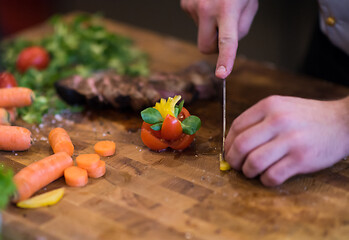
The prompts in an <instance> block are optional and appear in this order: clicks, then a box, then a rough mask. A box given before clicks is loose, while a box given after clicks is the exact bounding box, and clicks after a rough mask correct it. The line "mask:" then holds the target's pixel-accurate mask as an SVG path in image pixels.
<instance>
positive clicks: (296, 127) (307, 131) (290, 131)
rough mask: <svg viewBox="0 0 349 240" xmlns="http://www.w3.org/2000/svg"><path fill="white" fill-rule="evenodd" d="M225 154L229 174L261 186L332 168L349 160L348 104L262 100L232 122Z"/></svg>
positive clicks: (271, 97) (284, 99)
mask: <svg viewBox="0 0 349 240" xmlns="http://www.w3.org/2000/svg"><path fill="white" fill-rule="evenodd" d="M225 152H226V155H225V158H226V160H227V161H228V162H229V164H230V165H231V166H232V167H233V168H234V169H236V170H242V172H243V173H244V175H245V176H246V177H248V178H254V177H256V176H260V179H261V181H262V183H263V184H264V185H266V186H275V185H279V184H281V183H283V182H284V181H286V180H287V179H288V178H290V177H292V176H294V175H297V174H304V173H310V172H314V171H318V170H321V169H323V168H327V167H329V166H332V165H333V164H334V163H336V162H338V161H339V160H341V159H342V158H344V157H346V156H348V154H349V98H344V99H341V100H336V101H317V100H310V99H302V98H296V97H282V96H270V97H268V98H266V99H263V100H261V101H260V102H258V103H257V104H256V105H254V106H252V107H251V108H249V109H248V110H246V111H245V112H244V113H242V114H241V115H240V116H239V117H237V118H236V119H235V120H234V121H233V123H232V126H231V128H230V130H229V133H228V136H227V139H226V146H225Z"/></svg>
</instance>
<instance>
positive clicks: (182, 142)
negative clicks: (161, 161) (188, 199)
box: [170, 133, 195, 150]
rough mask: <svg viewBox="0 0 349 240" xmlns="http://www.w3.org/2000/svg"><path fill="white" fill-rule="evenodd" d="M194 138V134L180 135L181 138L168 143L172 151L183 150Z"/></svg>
mask: <svg viewBox="0 0 349 240" xmlns="http://www.w3.org/2000/svg"><path fill="white" fill-rule="evenodd" d="M194 138H195V134H193V135H188V134H184V133H183V134H182V135H181V137H180V138H179V139H177V140H175V141H173V142H171V143H170V148H172V149H174V150H184V149H186V148H187V147H189V145H190V144H191V143H192V142H193V140H194Z"/></svg>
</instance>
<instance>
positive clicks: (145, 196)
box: [0, 20, 349, 240]
mask: <svg viewBox="0 0 349 240" xmlns="http://www.w3.org/2000/svg"><path fill="white" fill-rule="evenodd" d="M105 22H106V24H107V26H108V28H109V29H111V30H112V31H114V32H117V33H121V34H124V35H126V36H129V37H132V38H133V39H134V40H135V43H136V44H137V45H138V46H139V47H140V48H142V49H143V50H145V51H146V52H148V53H149V55H150V62H151V69H152V70H163V71H174V70H179V69H182V68H184V67H186V66H188V65H189V64H192V63H194V62H195V61H197V60H202V59H206V60H209V61H211V62H212V63H214V62H215V58H216V56H209V57H207V56H203V55H201V54H200V53H199V52H198V50H197V48H196V46H195V45H192V44H188V43H185V42H182V41H179V40H177V39H173V38H171V37H166V36H160V35H158V34H156V33H153V32H149V31H146V30H142V29H138V28H135V27H131V26H127V25H124V24H120V23H116V22H111V21H108V20H106V21H105ZM49 33H50V28H49V27H48V26H46V25H43V26H39V27H38V28H34V29H30V30H28V31H26V32H23V33H21V35H22V36H25V37H29V38H35V37H40V36H43V35H44V34H49ZM227 87H228V94H227V96H228V99H227V102H228V111H227V113H228V124H229V125H230V123H231V121H232V120H233V119H234V118H235V117H237V116H238V115H239V114H240V113H241V112H243V111H244V110H245V109H247V108H248V107H250V106H252V105H253V104H254V103H256V102H257V101H258V100H260V99H262V98H264V97H266V96H269V95H272V94H281V95H292V96H300V97H309V98H318V99H327V98H338V97H342V96H345V95H347V94H348V90H349V89H348V88H344V87H340V86H336V85H332V84H329V83H325V82H322V81H320V80H316V79H310V78H306V77H302V76H298V75H293V74H290V73H286V72H282V71H279V70H276V69H274V68H273V67H272V66H269V65H266V64H262V63H256V62H251V61H248V60H244V59H238V60H237V63H236V65H235V67H234V72H233V74H232V75H231V76H230V77H229V79H228V83H227ZM217 91H220V89H217ZM187 107H188V109H189V110H190V111H191V113H192V114H195V115H197V116H199V117H200V118H201V120H202V123H203V124H202V128H201V129H200V131H199V132H198V134H197V137H196V141H195V142H194V144H192V146H191V147H190V148H189V149H187V150H186V151H184V152H181V153H180V152H172V151H167V152H161V153H156V152H152V151H149V150H148V149H147V148H146V147H145V146H144V145H143V144H142V142H141V139H140V130H139V129H140V125H141V119H140V116H139V113H126V112H118V111H98V112H97V111H94V112H93V111H87V112H85V113H83V114H76V115H63V119H60V118H59V117H56V118H55V117H52V116H51V117H48V118H47V119H45V122H44V124H43V125H40V126H36V125H28V124H25V123H24V122H22V121H18V122H17V123H16V124H17V125H22V126H25V127H27V128H28V129H30V130H31V131H32V133H33V135H34V137H35V143H34V145H33V146H32V147H31V148H30V149H29V150H28V151H25V152H16V153H13V152H0V161H1V163H2V164H5V165H7V166H10V167H12V168H13V169H14V171H15V172H17V171H18V170H19V169H21V168H23V167H24V166H26V165H28V164H30V163H32V162H34V161H36V160H39V159H41V158H43V157H45V156H48V155H50V154H52V150H51V148H50V146H49V144H48V142H47V137H48V133H49V131H50V130H51V129H52V128H53V127H57V126H59V127H64V128H65V129H66V130H67V131H68V132H69V134H70V136H71V139H72V141H73V143H74V145H75V149H76V150H75V154H74V156H73V157H76V156H77V155H78V154H81V153H92V152H93V145H94V143H96V142H97V141H99V140H113V141H115V142H116V144H117V152H116V154H115V155H114V156H112V157H106V158H103V160H105V161H106V163H107V173H106V175H105V176H104V177H102V178H101V179H90V180H89V183H88V185H87V186H86V187H83V188H71V187H68V186H66V185H65V183H64V180H63V179H59V180H57V181H55V182H53V183H51V184H50V185H48V186H47V187H46V188H44V189H42V190H41V191H40V192H45V191H47V190H51V189H55V188H58V187H66V194H65V196H64V198H63V199H62V200H61V201H60V202H59V203H58V204H57V205H55V206H52V207H45V208H40V209H36V210H25V209H19V208H16V207H15V206H13V205H9V206H8V208H7V209H6V210H5V211H3V218H4V219H3V235H4V238H5V239H207V240H208V239H210V240H211V239H347V238H348V236H349V200H348V199H349V192H348V191H349V162H348V161H346V160H343V161H341V162H339V163H338V164H336V165H335V166H333V167H331V168H329V169H326V170H323V171H321V172H318V173H315V174H310V175H306V176H297V177H294V178H292V179H290V180H289V181H287V182H286V183H285V184H283V185H281V186H279V187H275V188H267V187H264V186H262V185H261V184H260V182H259V180H258V179H252V180H249V179H246V178H245V177H244V176H243V175H242V174H241V173H239V172H236V171H234V170H231V171H229V172H220V171H219V162H218V154H219V152H220V144H221V142H220V141H221V104H220V101H219V98H217V99H213V100H211V101H201V102H196V103H194V104H192V105H190V106H187Z"/></svg>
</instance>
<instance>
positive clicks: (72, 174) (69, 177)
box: [64, 166, 88, 187]
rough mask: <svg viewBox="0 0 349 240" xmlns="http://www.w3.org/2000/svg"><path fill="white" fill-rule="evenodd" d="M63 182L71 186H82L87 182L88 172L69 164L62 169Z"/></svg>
mask: <svg viewBox="0 0 349 240" xmlns="http://www.w3.org/2000/svg"><path fill="white" fill-rule="evenodd" d="M64 178H65V182H66V183H67V184H68V185H69V186H71V187H83V186H85V185H86V184H87V182H88V174H87V171H86V170H85V169H82V168H79V167H77V166H71V167H68V168H67V169H65V170H64Z"/></svg>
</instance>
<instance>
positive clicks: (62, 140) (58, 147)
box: [48, 128, 74, 156]
mask: <svg viewBox="0 0 349 240" xmlns="http://www.w3.org/2000/svg"><path fill="white" fill-rule="evenodd" d="M48 140H49V143H50V145H51V147H52V150H53V152H54V153H58V152H66V153H68V154H69V156H72V155H73V153H74V145H73V143H72V141H71V139H70V137H69V135H68V133H67V131H65V130H64V129H63V128H54V129H52V130H51V132H50V134H49V136H48Z"/></svg>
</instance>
